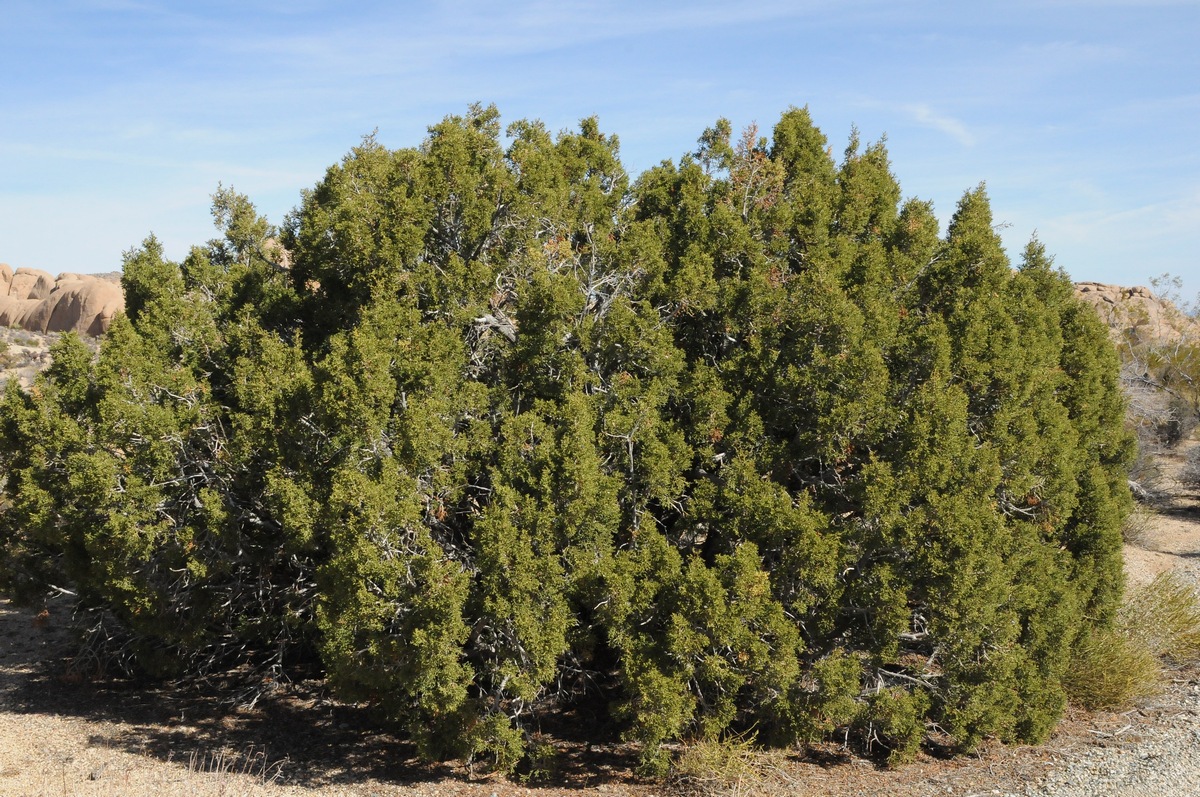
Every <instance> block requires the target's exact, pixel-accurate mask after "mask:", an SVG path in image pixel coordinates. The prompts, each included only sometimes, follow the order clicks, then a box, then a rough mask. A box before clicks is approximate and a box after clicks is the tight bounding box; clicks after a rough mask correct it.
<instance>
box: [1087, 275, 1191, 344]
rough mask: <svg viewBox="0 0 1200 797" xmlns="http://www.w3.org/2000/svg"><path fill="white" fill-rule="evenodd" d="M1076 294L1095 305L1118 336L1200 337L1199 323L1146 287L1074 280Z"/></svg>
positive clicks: (1162, 340) (1149, 338)
mask: <svg viewBox="0 0 1200 797" xmlns="http://www.w3.org/2000/svg"><path fill="white" fill-rule="evenodd" d="M1075 295H1076V296H1078V297H1079V298H1080V299H1082V300H1083V301H1085V302H1087V303H1088V304H1090V305H1092V307H1095V308H1096V312H1097V313H1099V315H1100V319H1101V320H1102V321H1104V323H1106V324H1107V325H1108V328H1109V330H1110V331H1111V333H1112V335H1113V337H1114V338H1116V339H1118V340H1124V341H1129V340H1132V341H1135V342H1141V343H1155V342H1158V343H1171V342H1175V341H1178V340H1180V339H1181V338H1185V337H1187V338H1189V339H1191V340H1197V339H1200V324H1197V323H1196V321H1195V320H1194V319H1192V318H1189V317H1188V316H1187V315H1185V314H1184V313H1182V312H1180V310H1179V308H1177V307H1176V306H1175V305H1174V304H1172V303H1171V302H1169V301H1165V300H1163V299H1160V298H1159V297H1158V296H1156V295H1155V294H1154V292H1153V291H1151V290H1150V289H1149V288H1144V287H1142V286H1137V287H1135V288H1123V287H1121V286H1120V285H1105V284H1103V283H1100V282H1077V283H1075Z"/></svg>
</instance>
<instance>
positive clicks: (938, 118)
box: [900, 102, 975, 147]
mask: <svg viewBox="0 0 1200 797" xmlns="http://www.w3.org/2000/svg"><path fill="white" fill-rule="evenodd" d="M900 110H902V111H904V113H906V114H908V116H910V117H911V118H912V119H913V121H915V122H916V123H917V124H919V125H922V126H924V127H928V128H931V129H933V130H938V131H940V132H942V133H945V134H946V135H948V136H950V138H953V139H954V140H955V141H957V142H958V143H959V144H962V145H963V146H964V147H971V146H974V145H975V136H974V135H972V134H971V131H970V130H968V129H967V126H966V125H965V124H964V123H963V122H962V121H961V120H959V119H956V118H954V117H953V116H949V115H947V114H943V113H938V112H937V111H935V110H934V109H933V107H932V106H930V105H929V104H928V103H924V102H920V103H914V104H911V105H902V106H900Z"/></svg>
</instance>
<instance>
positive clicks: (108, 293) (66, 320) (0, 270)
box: [0, 263, 125, 336]
mask: <svg viewBox="0 0 1200 797" xmlns="http://www.w3.org/2000/svg"><path fill="white" fill-rule="evenodd" d="M124 310H125V294H124V292H123V291H122V290H121V284H120V282H118V281H115V280H112V279H107V278H102V277H94V276H90V275H88V274H74V273H70V272H68V273H64V274H60V275H59V277H58V279H54V278H53V277H51V276H50V275H49V274H47V273H46V272H44V271H38V270H37V269H32V268H19V269H17V270H16V271H15V272H14V271H13V270H12V269H11V268H9V267H8V266H7V265H5V264H3V263H0V326H9V327H18V328H20V329H24V330H27V331H29V332H78V333H79V334H81V335H92V336H97V335H102V334H104V333H105V332H106V331H108V327H109V324H111V323H112V319H113V317H114V316H115V315H116V314H117V313H120V312H123V311H124Z"/></svg>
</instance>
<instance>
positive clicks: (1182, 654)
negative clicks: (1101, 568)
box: [1064, 572, 1200, 710]
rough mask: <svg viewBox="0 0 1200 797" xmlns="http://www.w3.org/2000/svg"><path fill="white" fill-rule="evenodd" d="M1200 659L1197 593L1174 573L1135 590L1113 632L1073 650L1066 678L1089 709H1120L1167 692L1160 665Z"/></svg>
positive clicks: (1199, 601) (1101, 632)
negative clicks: (1164, 691) (1073, 653)
mask: <svg viewBox="0 0 1200 797" xmlns="http://www.w3.org/2000/svg"><path fill="white" fill-rule="evenodd" d="M1196 661H1200V593H1198V592H1197V591H1196V588H1195V586H1194V585H1192V584H1190V583H1188V582H1187V581H1185V580H1184V579H1183V578H1182V577H1181V576H1180V575H1178V574H1177V573H1174V572H1166V573H1161V574H1160V575H1158V576H1157V577H1156V578H1155V579H1154V580H1153V581H1152V582H1150V583H1149V584H1147V585H1146V586H1144V587H1141V588H1140V589H1138V590H1136V591H1135V592H1133V593H1132V594H1131V595H1130V596H1129V598H1128V600H1127V601H1126V602H1125V605H1124V606H1123V607H1122V608H1121V612H1120V613H1119V614H1118V616H1117V622H1116V624H1115V626H1114V627H1113V628H1111V629H1104V630H1099V631H1096V632H1095V633H1093V634H1092V635H1091V636H1090V637H1088V638H1087V639H1085V640H1083V641H1082V642H1081V643H1080V644H1079V646H1078V647H1077V648H1076V651H1075V656H1074V659H1073V660H1072V662H1071V669H1070V671H1069V672H1068V673H1067V677H1066V678H1065V679H1064V685H1065V686H1066V688H1067V694H1068V695H1069V696H1070V698H1071V700H1072V701H1074V702H1075V703H1077V704H1078V705H1081V706H1083V707H1084V708H1087V709H1092V710H1098V709H1118V708H1124V707H1125V706H1128V705H1130V704H1132V703H1134V702H1136V701H1138V700H1141V699H1144V698H1147V697H1151V696H1153V695H1155V694H1158V693H1159V692H1161V691H1162V690H1163V689H1164V688H1165V675H1164V672H1163V666H1164V663H1174V664H1186V663H1191V662H1196Z"/></svg>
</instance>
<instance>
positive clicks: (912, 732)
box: [865, 687, 930, 767]
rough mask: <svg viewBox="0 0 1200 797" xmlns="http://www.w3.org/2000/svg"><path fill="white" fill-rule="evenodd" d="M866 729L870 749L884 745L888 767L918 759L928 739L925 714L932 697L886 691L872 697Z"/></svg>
mask: <svg viewBox="0 0 1200 797" xmlns="http://www.w3.org/2000/svg"><path fill="white" fill-rule="evenodd" d="M870 703H871V710H870V712H869V713H868V717H869V720H868V721H867V725H866V729H865V730H866V739H867V749H868V750H872V749H873V748H874V746H875V745H877V744H878V745H881V746H882V747H883V748H884V749H885V750H886V751H887V764H888V766H889V767H897V766H900V765H901V764H907V763H910V762H911V761H912V760H913V759H915V758H916V757H917V753H918V751H920V749H921V742H922V741H923V740H924V738H925V719H924V717H925V714H926V712H928V711H929V704H930V700H929V695H928V694H926V693H925V692H921V691H917V692H910V691H908V690H907V689H900V688H895V687H893V688H891V689H883V690H880V691H879V692H876V693H875V694H874V695H872V696H871V700H870Z"/></svg>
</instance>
